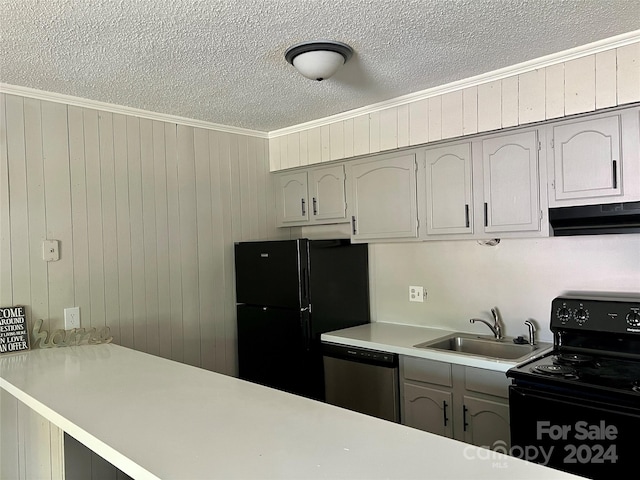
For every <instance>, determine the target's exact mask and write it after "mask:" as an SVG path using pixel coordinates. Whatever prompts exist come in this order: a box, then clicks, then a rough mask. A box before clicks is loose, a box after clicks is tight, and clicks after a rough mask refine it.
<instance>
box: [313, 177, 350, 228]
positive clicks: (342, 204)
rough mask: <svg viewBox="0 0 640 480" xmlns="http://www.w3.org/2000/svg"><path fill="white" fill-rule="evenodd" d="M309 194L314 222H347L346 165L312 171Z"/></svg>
mask: <svg viewBox="0 0 640 480" xmlns="http://www.w3.org/2000/svg"><path fill="white" fill-rule="evenodd" d="M309 193H310V195H311V219H312V220H313V221H314V222H320V221H334V220H337V221H345V219H346V218H347V202H346V196H345V173H344V165H332V166H327V167H321V168H314V169H312V170H310V171H309Z"/></svg>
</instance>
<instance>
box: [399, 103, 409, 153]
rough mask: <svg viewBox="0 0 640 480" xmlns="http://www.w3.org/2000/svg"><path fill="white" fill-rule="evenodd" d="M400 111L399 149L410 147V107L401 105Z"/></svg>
mask: <svg viewBox="0 0 640 480" xmlns="http://www.w3.org/2000/svg"><path fill="white" fill-rule="evenodd" d="M397 109H398V148H402V147H407V146H409V105H399V106H398V107H397Z"/></svg>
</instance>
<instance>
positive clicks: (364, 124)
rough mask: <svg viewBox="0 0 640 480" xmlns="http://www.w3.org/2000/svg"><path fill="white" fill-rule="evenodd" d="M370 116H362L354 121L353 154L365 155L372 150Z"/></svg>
mask: <svg viewBox="0 0 640 480" xmlns="http://www.w3.org/2000/svg"><path fill="white" fill-rule="evenodd" d="M369 137H370V134H369V115H360V116H358V117H355V118H354V119H353V154H354V155H365V154H367V153H369V152H370V151H371V150H370V148H371V142H370V140H369Z"/></svg>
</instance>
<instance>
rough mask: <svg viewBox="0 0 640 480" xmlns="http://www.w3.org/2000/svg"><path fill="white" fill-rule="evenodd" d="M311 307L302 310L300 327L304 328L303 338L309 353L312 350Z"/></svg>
mask: <svg viewBox="0 0 640 480" xmlns="http://www.w3.org/2000/svg"><path fill="white" fill-rule="evenodd" d="M310 311H311V305H309V306H308V307H305V308H302V309H301V312H300V326H301V327H302V337H303V342H304V349H305V350H306V351H307V352H308V351H310V350H311V325H309V313H308V312H310Z"/></svg>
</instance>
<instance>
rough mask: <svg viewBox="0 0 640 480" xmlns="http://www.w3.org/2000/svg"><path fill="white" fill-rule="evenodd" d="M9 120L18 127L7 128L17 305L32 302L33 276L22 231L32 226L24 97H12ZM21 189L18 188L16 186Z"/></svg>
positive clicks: (13, 262) (14, 294)
mask: <svg viewBox="0 0 640 480" xmlns="http://www.w3.org/2000/svg"><path fill="white" fill-rule="evenodd" d="M6 109H7V111H6V114H7V117H10V118H16V119H17V120H18V122H19V123H18V122H16V124H11V125H7V138H8V142H7V158H8V174H9V208H10V214H9V219H10V229H9V232H10V242H11V271H12V272H13V274H14V275H13V279H12V280H13V282H12V295H13V302H14V303H15V304H16V305H29V304H30V303H31V285H30V282H29V276H28V275H24V274H23V273H22V272H28V271H29V232H28V230H27V229H25V228H22V226H23V225H26V224H27V223H28V218H29V212H28V206H27V188H26V187H27V175H26V153H25V132H24V129H23V127H22V125H23V124H24V103H23V99H22V97H16V96H9V97H7V102H6ZM14 185H16V186H17V188H15V187H14Z"/></svg>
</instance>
